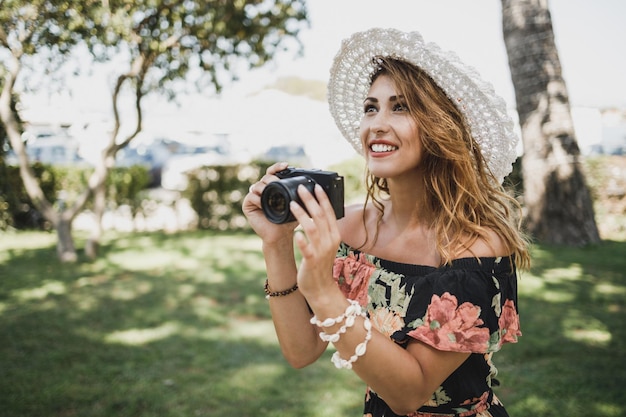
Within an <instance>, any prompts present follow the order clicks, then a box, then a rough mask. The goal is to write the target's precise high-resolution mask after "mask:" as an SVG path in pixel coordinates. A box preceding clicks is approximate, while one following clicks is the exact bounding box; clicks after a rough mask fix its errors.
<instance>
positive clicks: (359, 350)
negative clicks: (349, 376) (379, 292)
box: [331, 317, 372, 369]
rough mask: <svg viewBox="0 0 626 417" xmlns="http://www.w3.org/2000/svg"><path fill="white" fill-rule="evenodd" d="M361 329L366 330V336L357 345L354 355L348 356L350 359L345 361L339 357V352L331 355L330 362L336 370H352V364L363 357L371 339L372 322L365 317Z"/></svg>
mask: <svg viewBox="0 0 626 417" xmlns="http://www.w3.org/2000/svg"><path fill="white" fill-rule="evenodd" d="M363 327H364V328H365V330H367V334H366V335H365V340H363V341H362V342H361V343H359V344H358V345H357V346H356V349H355V350H354V355H352V356H350V359H348V360H345V359H343V358H342V357H341V356H340V355H339V352H335V353H333V356H332V358H331V362H332V363H333V364H334V365H335V367H336V368H337V369H341V368H344V369H352V364H353V363H354V362H356V361H357V360H358V359H359V358H360V357H361V356H363V355H365V352H366V351H367V343H368V342H369V341H370V339H371V338H372V322H371V321H370V319H368V318H367V317H366V318H365V321H363Z"/></svg>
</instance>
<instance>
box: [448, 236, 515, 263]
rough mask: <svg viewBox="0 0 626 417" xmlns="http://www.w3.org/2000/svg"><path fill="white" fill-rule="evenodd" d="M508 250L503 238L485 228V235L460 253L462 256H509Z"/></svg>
mask: <svg viewBox="0 0 626 417" xmlns="http://www.w3.org/2000/svg"><path fill="white" fill-rule="evenodd" d="M509 255H510V253H509V250H508V248H507V245H506V244H505V242H504V240H503V239H502V238H501V237H500V235H498V234H497V233H496V232H494V231H493V230H491V229H486V230H485V237H484V238H480V239H477V240H476V241H475V242H474V243H473V244H472V245H471V246H470V247H469V248H467V249H466V250H464V251H463V252H462V253H461V256H460V257H461V258H463V257H468V256H471V257H474V256H477V257H479V258H480V257H498V256H509Z"/></svg>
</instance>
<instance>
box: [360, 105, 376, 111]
mask: <svg viewBox="0 0 626 417" xmlns="http://www.w3.org/2000/svg"><path fill="white" fill-rule="evenodd" d="M377 110H378V109H377V108H376V106H374V105H373V104H366V105H365V107H364V108H363V113H372V112H375V111H377Z"/></svg>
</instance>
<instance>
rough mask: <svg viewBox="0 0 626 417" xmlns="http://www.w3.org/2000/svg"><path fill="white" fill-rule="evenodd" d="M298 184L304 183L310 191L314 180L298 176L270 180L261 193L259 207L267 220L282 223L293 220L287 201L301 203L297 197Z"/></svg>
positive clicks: (313, 185)
mask: <svg viewBox="0 0 626 417" xmlns="http://www.w3.org/2000/svg"><path fill="white" fill-rule="evenodd" d="M299 185H304V187H305V188H306V189H307V190H309V192H311V193H312V192H313V189H314V187H315V182H314V181H313V180H312V179H311V178H309V177H306V176H298V177H292V178H284V179H281V180H279V181H275V182H271V183H269V184H268V185H267V186H266V187H265V189H264V190H263V193H262V194H261V208H262V209H263V213H264V214H265V217H267V219H268V220H269V221H271V222H272V223H276V224H283V223H289V222H292V221H294V220H295V217H294V216H293V214H291V210H290V209H289V203H291V202H292V201H295V202H296V203H298V204H300V205H303V204H302V201H300V197H298V186H299Z"/></svg>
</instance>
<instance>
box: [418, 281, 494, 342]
mask: <svg viewBox="0 0 626 417" xmlns="http://www.w3.org/2000/svg"><path fill="white" fill-rule="evenodd" d="M482 324H483V321H482V320H481V319H480V307H478V306H475V305H473V304H472V303H469V302H466V303H463V304H461V305H460V306H459V305H458V300H457V298H456V297H455V296H453V295H451V294H450V293H448V292H446V293H444V294H443V295H442V296H441V297H439V296H438V295H436V294H435V295H433V296H432V298H431V301H430V304H429V306H428V310H427V311H426V315H425V316H424V319H423V324H422V325H420V326H419V327H417V328H416V329H415V330H412V331H411V332H409V336H411V337H413V338H415V339H418V340H421V341H424V342H426V343H428V344H429V345H431V346H433V347H436V348H437V349H441V350H446V351H455V352H485V351H486V349H487V347H488V343H489V329H487V328H484V327H479V326H481V325H482Z"/></svg>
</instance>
